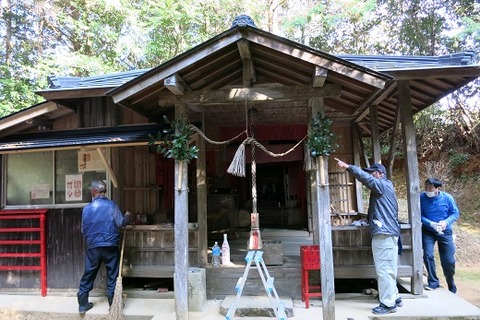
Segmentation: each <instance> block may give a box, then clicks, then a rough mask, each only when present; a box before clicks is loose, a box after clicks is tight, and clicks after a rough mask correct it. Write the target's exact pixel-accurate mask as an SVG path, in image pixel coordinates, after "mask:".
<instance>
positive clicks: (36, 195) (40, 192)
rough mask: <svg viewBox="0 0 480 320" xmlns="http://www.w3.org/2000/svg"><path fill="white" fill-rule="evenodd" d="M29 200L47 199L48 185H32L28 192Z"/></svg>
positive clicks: (48, 193)
mask: <svg viewBox="0 0 480 320" xmlns="http://www.w3.org/2000/svg"><path fill="white" fill-rule="evenodd" d="M30 198H31V199H32V200H34V199H48V198H50V185H49V184H34V185H33V186H32V190H31V192H30Z"/></svg>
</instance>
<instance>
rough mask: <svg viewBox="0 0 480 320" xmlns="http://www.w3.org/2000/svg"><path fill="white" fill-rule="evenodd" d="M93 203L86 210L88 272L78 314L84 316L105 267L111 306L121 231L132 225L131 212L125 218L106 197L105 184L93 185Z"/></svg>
mask: <svg viewBox="0 0 480 320" xmlns="http://www.w3.org/2000/svg"><path fill="white" fill-rule="evenodd" d="M89 189H90V193H91V195H92V202H91V203H89V204H88V205H86V206H85V207H84V208H83V212H82V234H83V237H84V239H85V243H86V247H87V248H86V253H85V271H84V272H83V276H82V278H81V279H80V286H79V289H78V293H77V300H78V312H80V313H85V312H87V311H88V310H90V309H91V308H92V307H93V303H91V302H88V295H89V293H90V291H91V290H92V289H93V283H94V281H95V278H96V276H97V273H98V270H99V269H100V266H101V265H102V263H103V264H104V265H105V269H106V275H107V298H108V303H109V304H110V305H111V304H112V301H113V294H114V292H115V284H116V279H117V277H118V267H119V260H120V251H119V248H118V245H119V242H120V232H119V228H121V227H124V226H126V225H127V224H129V223H130V212H128V211H127V212H126V214H125V216H123V215H122V213H121V212H120V209H119V208H118V206H117V204H116V203H115V202H114V201H112V200H109V199H108V198H107V197H106V196H105V192H106V191H107V185H106V184H105V182H103V181H102V180H92V182H91V183H90V187H89Z"/></svg>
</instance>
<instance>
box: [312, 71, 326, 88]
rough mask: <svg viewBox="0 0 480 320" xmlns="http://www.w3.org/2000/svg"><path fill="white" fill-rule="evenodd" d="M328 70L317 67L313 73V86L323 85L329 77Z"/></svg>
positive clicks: (319, 86)
mask: <svg viewBox="0 0 480 320" xmlns="http://www.w3.org/2000/svg"><path fill="white" fill-rule="evenodd" d="M327 75H328V70H327V69H325V68H322V67H320V66H316V67H315V71H314V73H313V81H312V82H313V86H314V87H315V88H321V87H323V85H324V83H325V80H326V79H327Z"/></svg>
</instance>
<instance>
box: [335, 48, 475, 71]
mask: <svg viewBox="0 0 480 320" xmlns="http://www.w3.org/2000/svg"><path fill="white" fill-rule="evenodd" d="M337 57H339V58H342V59H345V60H347V61H350V62H353V63H356V64H359V65H361V66H364V67H366V68H370V69H372V70H376V71H383V72H388V71H394V70H409V69H410V70H415V69H426V68H436V67H439V68H445V67H455V66H465V65H469V64H472V63H473V62H474V58H475V53H474V52H473V51H465V52H461V53H455V54H449V55H444V56H389V55H385V56H381V55H379V56H376V55H337Z"/></svg>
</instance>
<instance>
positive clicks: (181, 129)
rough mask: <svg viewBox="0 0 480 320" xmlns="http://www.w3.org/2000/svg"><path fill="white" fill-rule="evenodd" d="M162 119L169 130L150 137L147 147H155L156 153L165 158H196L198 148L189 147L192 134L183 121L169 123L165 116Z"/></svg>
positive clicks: (187, 159) (188, 159)
mask: <svg viewBox="0 0 480 320" xmlns="http://www.w3.org/2000/svg"><path fill="white" fill-rule="evenodd" d="M163 119H164V120H165V122H166V123H167V124H169V125H170V128H167V129H164V130H163V131H161V132H158V133H157V135H156V136H154V135H150V141H149V142H148V146H153V145H156V146H157V147H156V152H157V153H161V154H163V156H164V157H165V158H169V159H175V160H186V161H187V162H189V161H190V160H192V159H197V158H198V151H199V149H198V147H197V146H190V137H191V135H192V133H193V131H192V130H190V129H189V128H188V125H187V123H186V122H185V121H184V120H174V121H169V120H168V118H167V116H163Z"/></svg>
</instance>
